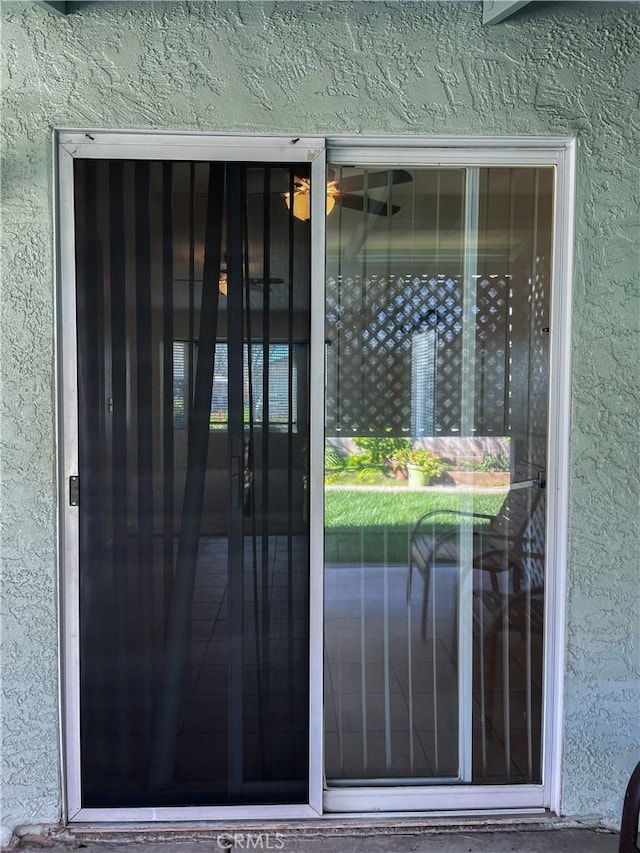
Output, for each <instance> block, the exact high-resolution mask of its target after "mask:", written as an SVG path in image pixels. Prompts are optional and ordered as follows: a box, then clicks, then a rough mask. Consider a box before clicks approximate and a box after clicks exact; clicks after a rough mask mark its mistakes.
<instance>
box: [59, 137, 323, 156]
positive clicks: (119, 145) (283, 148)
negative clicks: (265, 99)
mask: <svg viewBox="0 0 640 853" xmlns="http://www.w3.org/2000/svg"><path fill="white" fill-rule="evenodd" d="M59 140H60V145H61V146H62V148H64V150H65V151H67V152H68V153H69V154H71V156H72V157H88V158H91V159H95V160H105V159H117V160H124V159H131V160H214V159H215V160H228V161H236V162H237V161H242V160H246V161H248V162H252V161H256V162H257V161H259V162H261V163H300V162H312V161H313V160H315V158H316V157H317V156H318V155H319V154H321V152H322V151H323V150H324V140H323V139H319V138H311V137H298V136H286V137H264V136H231V135H229V136H224V135H219V136H218V135H216V136H211V135H206V134H188V135H187V134H177V133H158V134H153V133H149V132H147V133H138V132H135V133H126V132H113V133H112V132H109V131H95V132H92V131H82V132H77V131H60V132H59Z"/></svg>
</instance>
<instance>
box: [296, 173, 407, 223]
mask: <svg viewBox="0 0 640 853" xmlns="http://www.w3.org/2000/svg"><path fill="white" fill-rule="evenodd" d="M412 180H413V177H412V176H411V174H410V173H409V172H407V171H405V170H404V169H385V170H383V171H380V172H366V173H363V174H361V175H349V176H347V177H346V178H342V179H341V180H340V179H339V180H331V181H329V182H328V183H327V216H328V215H329V214H330V213H331V211H332V210H333V209H334V207H335V206H336V205H338V206H341V207H346V208H349V209H350V210H361V211H365V210H366V212H367V213H371V214H374V215H375V216H388V215H389V212H391V216H393V215H394V214H396V213H397V212H398V211H399V210H400V207H399V206H398V205H397V204H392V205H391V206H390V207H389V205H388V204H386V202H383V201H378V200H377V199H373V198H368V197H365V196H364V195H356V193H359V192H363V191H364V190H365V189H366V190H367V191H368V190H372V189H378V188H380V187H388V186H391V185H395V184H406V183H408V182H409V181H412ZM293 186H294V188H293V199H292V198H291V196H292V194H291V193H290V192H284V193H282V197H283V199H284V200H285V203H286V205H287V207H288V208H289V209H290V210H292V212H293V215H294V216H295V218H296V219H300V220H302V221H303V222H306V221H308V220H309V219H311V180H310V178H303V177H298V176H296V177H295V178H294V179H293Z"/></svg>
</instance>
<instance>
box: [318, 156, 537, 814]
mask: <svg viewBox="0 0 640 853" xmlns="http://www.w3.org/2000/svg"><path fill="white" fill-rule="evenodd" d="M345 160H346V158H345ZM347 162H349V161H347ZM351 162H353V161H351ZM329 178H330V181H331V183H330V186H331V187H333V195H334V197H333V201H334V210H333V211H332V212H331V213H330V214H329V216H328V219H327V284H326V312H327V313H326V351H325V361H326V375H327V380H326V381H327V391H326V440H325V511H326V514H325V523H326V528H325V561H326V569H325V571H326V599H325V608H326V609H325V625H326V644H325V655H326V657H325V731H326V752H325V761H326V774H327V779H328V784H329V786H330V787H333V788H334V789H336V788H344V787H352V788H353V787H357V786H393V785H395V786H398V785H403V786H421V785H422V786H428V785H431V786H432V785H434V784H438V783H439V784H455V783H466V784H470V783H473V784H476V785H488V784H514V783H518V784H540V782H541V779H542V763H541V756H542V752H541V749H542V724H541V720H542V698H543V695H542V686H543V673H542V658H543V627H544V625H543V615H544V598H545V550H546V545H545V530H546V522H545V518H546V509H545V481H546V472H547V446H548V426H547V412H548V392H549V385H548V383H549V328H550V319H549V318H550V296H551V250H552V224H553V213H552V211H553V185H554V171H553V169H551V168H522V167H519V168H506V167H499V168H498V167H495V168H477V167H473V168H469V167H467V168H463V167H450V168H438V167H421V168H416V167H410V168H402V169H398V168H381V167H377V168H376V167H374V166H369V167H366V166H362V167H357V166H353V165H350V166H348V167H347V166H341V165H338V164H331V162H330V164H329ZM349 802H350V801H349ZM332 803H334V804H336V803H338V799H336V798H334V799H333V800H332ZM371 803H373V800H372V801H371ZM370 807H372V806H370Z"/></svg>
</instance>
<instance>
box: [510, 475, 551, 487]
mask: <svg viewBox="0 0 640 853" xmlns="http://www.w3.org/2000/svg"><path fill="white" fill-rule="evenodd" d="M546 485H547V475H546V472H545V471H538V474H537V476H536V477H534V478H533V479H532V480H518V482H517V483H511V485H510V486H509V488H510V489H532V488H533V487H534V486H537V487H538V488H539V489H544V488H546Z"/></svg>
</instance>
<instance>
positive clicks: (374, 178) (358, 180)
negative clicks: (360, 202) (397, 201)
mask: <svg viewBox="0 0 640 853" xmlns="http://www.w3.org/2000/svg"><path fill="white" fill-rule="evenodd" d="M364 179H365V176H364V174H362V175H349V176H348V177H346V178H343V179H342V180H341V181H338V187H339V188H340V191H341V192H360V191H361V190H363V189H364V185H365V180H364ZM412 180H413V176H412V175H411V173H410V172H407V171H405V170H404V169H385V170H384V171H382V172H369V174H368V175H367V187H368V188H369V189H370V190H373V189H377V188H378V187H386V186H388V185H389V183H391V184H394V185H395V184H406V183H409V181H412Z"/></svg>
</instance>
